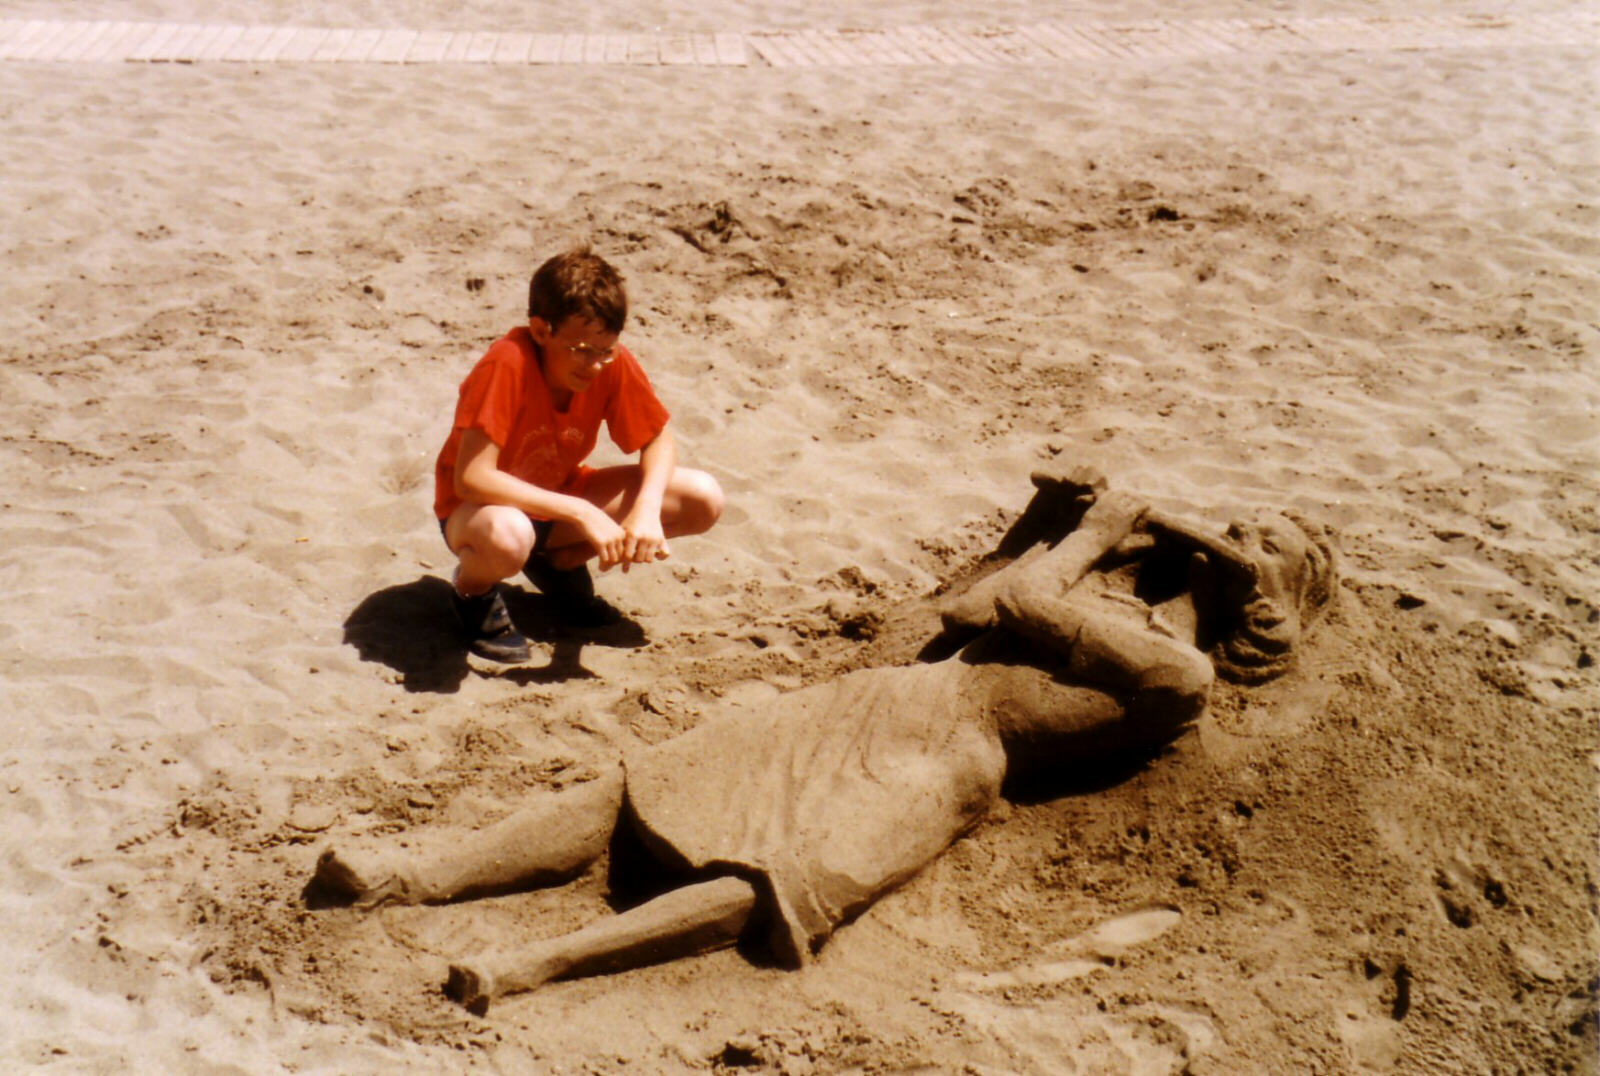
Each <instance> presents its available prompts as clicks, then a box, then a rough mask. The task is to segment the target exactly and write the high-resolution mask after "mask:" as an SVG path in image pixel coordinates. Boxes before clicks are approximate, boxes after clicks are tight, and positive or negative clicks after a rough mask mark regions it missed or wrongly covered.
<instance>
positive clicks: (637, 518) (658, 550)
mask: <svg viewBox="0 0 1600 1076" xmlns="http://www.w3.org/2000/svg"><path fill="white" fill-rule="evenodd" d="M622 532H623V534H624V535H625V536H626V537H625V538H624V540H623V548H622V553H623V556H622V570H623V571H627V570H628V565H630V564H649V563H651V562H652V561H657V560H666V559H667V558H668V557H670V556H671V555H672V550H671V549H670V548H669V547H668V545H667V536H666V534H665V533H663V531H662V529H661V513H660V511H654V512H652V511H643V512H641V511H637V510H635V511H633V512H630V513H628V515H627V516H625V517H624V518H623V520H622Z"/></svg>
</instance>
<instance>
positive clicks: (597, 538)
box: [578, 505, 628, 572]
mask: <svg viewBox="0 0 1600 1076" xmlns="http://www.w3.org/2000/svg"><path fill="white" fill-rule="evenodd" d="M590 508H591V510H590V511H588V512H585V513H584V514H583V516H582V517H581V518H580V519H579V520H578V526H579V527H581V528H582V529H583V537H584V540H585V541H587V542H588V543H589V544H590V545H592V546H594V549H595V553H596V554H598V555H599V557H600V570H601V571H602V572H605V571H610V570H611V569H612V568H614V567H616V566H617V565H618V564H622V563H623V562H624V557H625V553H626V550H627V544H628V535H627V532H626V531H624V530H623V529H622V527H620V526H619V525H618V524H617V521H616V520H614V519H612V518H611V517H610V516H608V515H606V514H605V512H603V511H601V510H600V509H599V508H595V507H594V506H592V505H591V506H590Z"/></svg>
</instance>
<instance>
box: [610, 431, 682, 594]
mask: <svg viewBox="0 0 1600 1076" xmlns="http://www.w3.org/2000/svg"><path fill="white" fill-rule="evenodd" d="M677 465H678V443H677V441H676V440H674V438H673V436H672V429H671V427H669V426H662V427H661V432H660V433H658V434H656V436H655V438H654V440H652V441H651V442H650V443H649V444H647V445H645V446H644V448H642V449H640V450H639V494H638V496H637V497H635V498H634V501H633V507H632V508H631V509H629V511H628V514H627V515H625V516H623V517H622V531H623V534H624V535H625V538H624V539H623V550H622V552H623V557H622V569H623V571H627V569H628V565H629V564H648V563H650V562H651V561H654V560H665V559H666V558H667V557H668V556H670V555H671V554H672V550H671V549H670V548H668V546H667V538H666V533H665V532H664V531H663V529H662V526H661V499H662V497H664V496H665V495H666V491H667V481H668V480H669V479H670V478H671V477H672V469H673V468H674V467H676V466H677Z"/></svg>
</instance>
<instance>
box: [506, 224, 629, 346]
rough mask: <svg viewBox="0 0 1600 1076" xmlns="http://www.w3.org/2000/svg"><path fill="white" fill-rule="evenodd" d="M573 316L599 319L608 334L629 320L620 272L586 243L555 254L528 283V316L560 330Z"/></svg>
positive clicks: (615, 331)
mask: <svg viewBox="0 0 1600 1076" xmlns="http://www.w3.org/2000/svg"><path fill="white" fill-rule="evenodd" d="M574 315H576V316H578V317H583V318H588V319H589V320H591V321H594V322H598V323H599V324H600V325H601V326H603V327H604V328H605V330H606V332H608V333H620V332H621V331H622V326H623V323H624V322H626V321H627V320H628V293H627V290H626V289H625V288H624V287H623V284H622V274H621V273H619V272H617V271H616V269H614V268H613V267H612V266H611V263H610V262H608V261H606V260H605V259H604V258H602V257H600V255H598V254H596V253H595V252H594V251H593V250H591V249H589V247H588V246H587V245H584V246H579V247H573V248H572V249H571V250H568V251H566V252H564V253H561V254H557V255H556V256H555V257H553V258H551V259H550V260H549V261H547V262H545V263H544V264H543V265H541V266H539V268H538V269H537V270H536V271H535V272H534V274H533V279H532V280H531V281H529V283H528V317H530V318H541V319H543V321H544V322H545V323H546V324H547V325H549V326H550V328H551V329H552V330H559V329H560V328H561V324H562V322H564V321H566V320H567V319H568V318H570V317H572V316H574Z"/></svg>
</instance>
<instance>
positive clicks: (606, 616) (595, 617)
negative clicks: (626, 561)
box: [522, 553, 622, 628]
mask: <svg viewBox="0 0 1600 1076" xmlns="http://www.w3.org/2000/svg"><path fill="white" fill-rule="evenodd" d="M522 572H523V574H524V575H526V576H527V577H528V580H529V582H531V583H532V584H533V585H534V586H536V587H538V588H539V593H541V594H543V595H544V596H545V597H546V598H547V599H549V601H550V604H551V606H552V607H553V608H554V611H555V614H556V616H557V618H558V619H560V621H561V622H562V623H563V624H567V625H569V626H571V627H574V628H603V627H606V626H607V625H610V624H615V623H617V622H618V621H620V620H621V619H622V614H621V613H619V612H617V610H616V607H615V606H613V605H612V604H611V603H610V602H608V601H606V600H605V599H604V598H602V597H599V596H598V595H596V594H595V592H594V577H593V576H591V575H590V574H589V566H588V565H587V564H580V565H578V566H577V567H576V568H557V567H556V566H555V565H554V564H551V563H550V558H549V557H547V556H545V555H544V554H543V553H535V554H533V555H532V556H531V557H529V558H528V563H526V564H524V565H523V566H522Z"/></svg>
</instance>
